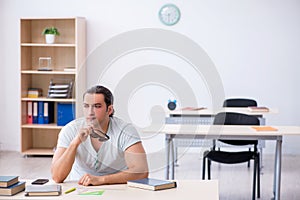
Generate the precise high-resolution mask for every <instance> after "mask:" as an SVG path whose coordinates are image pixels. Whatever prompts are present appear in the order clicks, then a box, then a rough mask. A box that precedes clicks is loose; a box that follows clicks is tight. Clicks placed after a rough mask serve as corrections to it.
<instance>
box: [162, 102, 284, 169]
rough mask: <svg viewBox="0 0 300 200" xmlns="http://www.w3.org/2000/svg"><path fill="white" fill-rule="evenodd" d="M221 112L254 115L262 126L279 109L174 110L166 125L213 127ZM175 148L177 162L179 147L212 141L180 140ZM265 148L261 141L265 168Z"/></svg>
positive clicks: (260, 148) (261, 161)
mask: <svg viewBox="0 0 300 200" xmlns="http://www.w3.org/2000/svg"><path fill="white" fill-rule="evenodd" d="M219 112H235V113H242V114H246V115H253V116H256V117H258V119H259V122H260V125H265V124H266V118H265V116H266V115H268V114H276V113H278V110H277V109H269V111H268V112H253V111H250V110H249V109H248V108H247V107H223V108H219V109H214V110H213V109H207V108H205V109H201V110H184V109H183V110H180V109H178V110H173V111H169V112H168V117H166V121H165V123H166V124H200V125H212V124H213V121H214V116H215V115H216V114H218V113H219ZM175 141H176V142H174V144H173V146H174V149H175V150H174V151H175V152H174V153H175V158H176V159H175V160H176V161H177V148H178V147H187V146H189V147H191V146H194V147H203V146H212V141H211V142H208V141H203V140H197V141H195V140H194V141H193V142H192V141H190V140H187V139H179V140H175ZM216 145H217V147H224V146H225V147H226V146H227V145H225V144H224V143H219V142H217V143H216ZM264 147H265V141H264V140H259V141H258V149H259V151H260V154H261V156H260V162H259V163H260V166H261V167H262V166H263V148H264Z"/></svg>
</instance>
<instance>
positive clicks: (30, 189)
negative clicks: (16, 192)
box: [25, 184, 61, 196]
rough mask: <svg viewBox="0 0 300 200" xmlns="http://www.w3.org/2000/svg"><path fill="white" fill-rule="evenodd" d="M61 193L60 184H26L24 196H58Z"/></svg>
mask: <svg viewBox="0 0 300 200" xmlns="http://www.w3.org/2000/svg"><path fill="white" fill-rule="evenodd" d="M60 194H61V186H60V185H56V184H54V185H28V186H26V188H25V196H58V195H60Z"/></svg>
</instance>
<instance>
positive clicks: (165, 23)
mask: <svg viewBox="0 0 300 200" xmlns="http://www.w3.org/2000/svg"><path fill="white" fill-rule="evenodd" d="M166 7H173V8H175V10H176V12H178V18H177V19H176V21H174V22H172V23H168V22H165V21H164V20H163V19H162V17H161V16H162V13H161V11H162V10H163V9H164V8H166ZM158 16H159V20H160V21H161V22H162V23H163V24H164V25H167V26H173V25H175V24H177V23H178V22H179V20H180V18H181V13H180V9H179V8H178V7H177V6H176V5H175V4H171V3H168V4H165V5H163V6H162V7H161V8H160V9H159V11H158Z"/></svg>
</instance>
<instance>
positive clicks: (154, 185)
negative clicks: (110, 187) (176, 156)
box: [127, 178, 177, 191]
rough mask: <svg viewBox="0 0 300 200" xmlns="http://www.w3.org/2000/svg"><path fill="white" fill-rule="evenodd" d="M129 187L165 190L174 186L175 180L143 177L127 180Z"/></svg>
mask: <svg viewBox="0 0 300 200" xmlns="http://www.w3.org/2000/svg"><path fill="white" fill-rule="evenodd" d="M127 185H128V186H129V187H135V188H141V189H145V190H153V191H156V190H165V189H170V188H176V186H177V184H176V182H175V181H168V180H160V179H153V178H143V179H138V180H131V181H127Z"/></svg>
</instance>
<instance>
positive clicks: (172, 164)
mask: <svg viewBox="0 0 300 200" xmlns="http://www.w3.org/2000/svg"><path fill="white" fill-rule="evenodd" d="M170 150H171V170H172V173H171V179H172V180H174V177H175V157H174V151H175V149H174V144H173V140H172V138H171V140H170Z"/></svg>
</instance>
